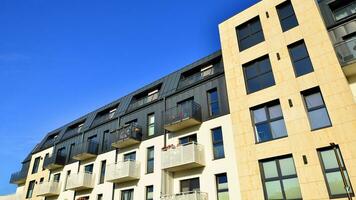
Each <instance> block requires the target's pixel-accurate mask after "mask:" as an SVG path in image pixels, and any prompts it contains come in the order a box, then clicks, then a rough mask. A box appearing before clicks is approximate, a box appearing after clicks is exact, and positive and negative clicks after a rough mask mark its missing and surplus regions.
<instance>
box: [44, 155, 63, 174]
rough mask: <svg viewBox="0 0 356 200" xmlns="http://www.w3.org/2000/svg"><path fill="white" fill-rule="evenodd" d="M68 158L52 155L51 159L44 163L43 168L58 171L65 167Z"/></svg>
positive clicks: (48, 158) (46, 159) (47, 158)
mask: <svg viewBox="0 0 356 200" xmlns="http://www.w3.org/2000/svg"><path fill="white" fill-rule="evenodd" d="M65 162H66V156H65V155H58V154H57V155H52V156H50V157H46V158H45V159H44V161H43V168H45V169H49V170H52V169H57V168H61V167H63V166H64V165H65Z"/></svg>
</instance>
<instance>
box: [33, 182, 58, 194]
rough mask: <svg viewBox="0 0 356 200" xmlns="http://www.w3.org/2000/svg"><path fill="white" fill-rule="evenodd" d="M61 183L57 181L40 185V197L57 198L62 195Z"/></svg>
mask: <svg viewBox="0 0 356 200" xmlns="http://www.w3.org/2000/svg"><path fill="white" fill-rule="evenodd" d="M60 186H61V185H60V183H59V182H57V181H48V182H43V183H40V184H39V185H38V196H55V195H59V193H60Z"/></svg>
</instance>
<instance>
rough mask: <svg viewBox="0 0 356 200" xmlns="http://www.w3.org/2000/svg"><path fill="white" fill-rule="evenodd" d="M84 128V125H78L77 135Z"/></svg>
mask: <svg viewBox="0 0 356 200" xmlns="http://www.w3.org/2000/svg"><path fill="white" fill-rule="evenodd" d="M83 126H84V123H83V124H79V125H78V129H77V133H80V131H81V130H82V128H83Z"/></svg>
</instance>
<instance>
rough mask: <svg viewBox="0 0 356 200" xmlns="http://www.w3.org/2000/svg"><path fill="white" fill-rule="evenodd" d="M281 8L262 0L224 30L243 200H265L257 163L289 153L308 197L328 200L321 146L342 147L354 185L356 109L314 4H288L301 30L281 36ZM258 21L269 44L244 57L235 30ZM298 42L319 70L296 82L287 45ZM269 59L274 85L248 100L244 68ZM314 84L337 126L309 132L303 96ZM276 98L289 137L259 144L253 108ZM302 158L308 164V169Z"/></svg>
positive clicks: (299, 0)
mask: <svg viewBox="0 0 356 200" xmlns="http://www.w3.org/2000/svg"><path fill="white" fill-rule="evenodd" d="M282 2H284V1H283V0H262V1H260V2H259V3H257V4H255V5H254V6H252V7H250V8H248V9H247V10H245V11H243V12H241V13H239V14H237V15H235V16H233V17H232V18H230V19H228V20H226V21H224V22H223V23H221V24H220V25H219V30H220V36H221V44H222V52H223V59H224V66H225V74H226V80H227V88H228V94H229V104H230V110H231V119H232V126H233V132H234V143H235V146H236V147H235V148H236V156H237V166H238V175H239V181H240V188H241V198H242V199H244V200H259V199H264V194H263V186H262V181H261V174H260V169H259V162H258V161H259V160H260V159H265V158H271V157H275V156H279V155H286V154H292V155H293V158H294V162H295V165H296V171H297V175H298V179H299V183H300V187H301V192H302V196H303V199H329V195H328V191H327V187H326V183H325V181H324V177H323V173H322V168H321V165H320V162H319V158H318V154H317V148H320V147H325V146H329V143H331V142H334V143H335V144H338V145H339V147H340V149H341V152H342V156H343V158H344V161H345V164H346V168H347V170H348V172H349V176H350V179H351V183H352V185H353V186H354V187H355V186H356V135H355V133H356V104H355V102H354V101H353V95H352V93H351V90H350V87H349V85H348V83H347V80H346V78H345V75H344V74H343V71H342V69H341V66H340V64H339V63H338V60H337V57H336V55H335V51H334V49H333V46H332V43H331V41H330V39H329V36H328V32H327V30H326V28H325V26H324V24H323V20H322V18H321V15H320V13H319V10H318V5H317V2H316V1H313V0H291V2H292V5H293V7H294V11H295V13H296V17H297V19H298V22H299V25H298V26H297V27H295V28H293V29H291V30H289V31H286V32H282V29H281V25H280V21H279V18H278V14H277V11H276V6H277V5H279V4H280V3H282ZM267 13H268V14H267ZM267 15H268V17H267ZM256 16H259V17H260V20H261V24H262V28H263V32H264V37H265V41H264V42H261V43H259V44H257V45H255V46H253V47H251V48H249V49H246V50H244V51H242V52H239V49H238V43H237V36H236V31H235V27H236V26H238V25H240V24H242V23H244V22H246V21H248V20H249V19H252V18H253V17H256ZM301 39H303V40H304V42H305V44H306V47H307V49H308V52H309V55H310V58H311V61H312V64H313V68H314V72H312V73H309V74H307V75H304V76H300V77H298V78H296V77H295V75H294V71H293V66H292V63H291V59H290V56H289V52H288V48H287V45H289V44H292V43H294V42H296V41H299V40H301ZM277 53H278V54H279V55H280V60H278V58H277ZM266 54H268V55H269V58H270V61H271V65H272V71H273V75H274V79H275V82H276V84H275V85H274V86H272V87H268V88H266V89H263V90H260V91H258V92H254V93H252V94H248V95H247V93H246V87H245V81H244V75H243V69H242V64H244V63H247V62H249V61H251V60H254V59H255V58H259V57H261V56H263V55H266ZM315 86H319V87H320V90H321V93H322V95H323V97H324V101H325V104H326V107H327V109H328V112H329V115H330V118H331V122H332V127H329V128H324V129H320V130H315V131H311V129H310V126H309V121H308V117H307V112H306V109H305V106H304V103H303V99H302V96H301V91H304V90H306V89H309V88H313V87H315ZM275 99H279V100H280V104H281V107H282V112H283V116H284V120H285V123H286V128H287V132H288V137H285V138H282V139H277V140H273V141H269V142H265V143H260V144H256V141H255V136H254V127H253V125H252V121H251V115H250V110H249V109H250V108H251V107H253V106H256V105H260V104H263V103H266V102H269V101H271V100H275ZM289 100H291V102H292V103H293V106H292V107H290V105H289ZM303 155H305V156H306V158H307V160H308V163H307V164H304V163H303V159H302V156H303Z"/></svg>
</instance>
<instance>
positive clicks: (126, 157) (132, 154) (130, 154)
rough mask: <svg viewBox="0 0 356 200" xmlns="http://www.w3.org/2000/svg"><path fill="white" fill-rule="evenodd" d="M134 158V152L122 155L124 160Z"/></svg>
mask: <svg viewBox="0 0 356 200" xmlns="http://www.w3.org/2000/svg"><path fill="white" fill-rule="evenodd" d="M130 160H131V161H133V160H136V152H131V153H127V154H125V155H124V161H130Z"/></svg>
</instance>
